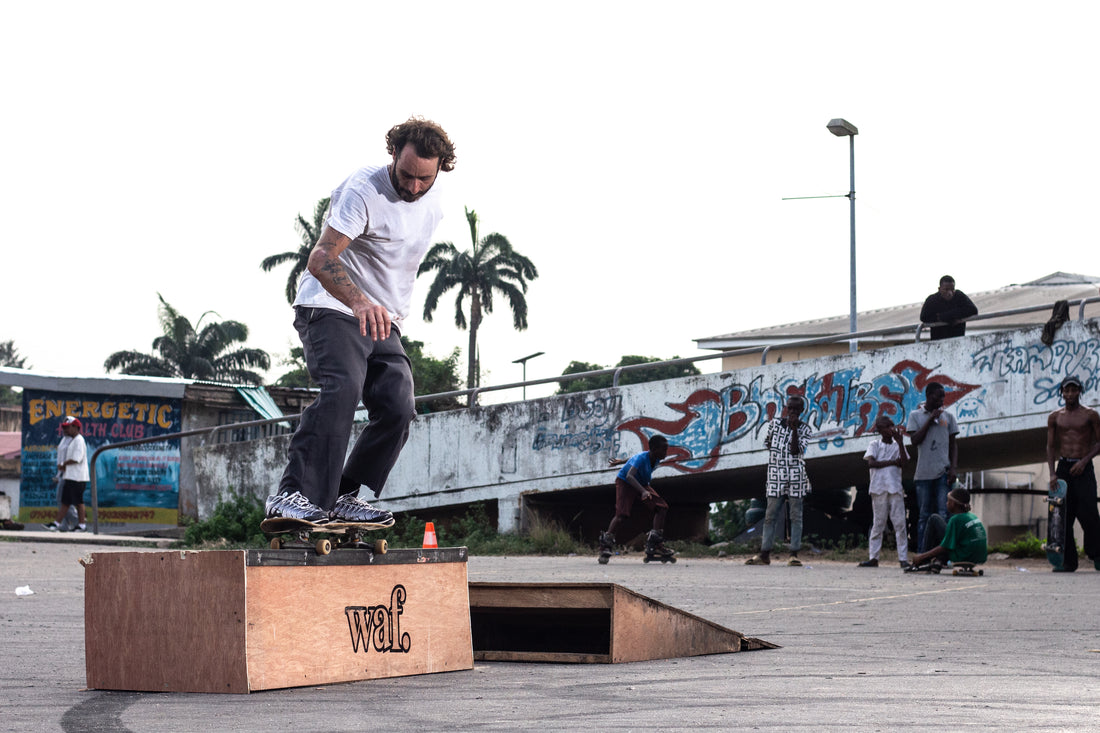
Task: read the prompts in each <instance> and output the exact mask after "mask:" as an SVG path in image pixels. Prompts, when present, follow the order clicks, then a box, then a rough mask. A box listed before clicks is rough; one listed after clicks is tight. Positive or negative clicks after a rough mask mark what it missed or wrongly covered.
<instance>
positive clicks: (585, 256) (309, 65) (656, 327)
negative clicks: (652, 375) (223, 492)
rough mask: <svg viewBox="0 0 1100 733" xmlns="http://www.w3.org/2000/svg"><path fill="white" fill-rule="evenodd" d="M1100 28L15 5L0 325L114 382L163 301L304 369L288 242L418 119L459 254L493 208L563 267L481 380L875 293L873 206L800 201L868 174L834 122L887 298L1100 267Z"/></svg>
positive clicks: (909, 12) (28, 353) (450, 333)
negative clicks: (848, 136)
mask: <svg viewBox="0 0 1100 733" xmlns="http://www.w3.org/2000/svg"><path fill="white" fill-rule="evenodd" d="M1098 21H1100V5H1098V4H1097V3H1094V2H1057V1H1055V2H1047V3H1042V4H1036V3H1023V2H1004V1H1003V0H1001V1H998V2H986V1H980V2H958V1H957V0H956V1H954V2H936V1H933V2H925V3H921V4H919V5H914V4H912V3H886V2H880V1H879V2H862V1H859V0H854V1H850V2H848V3H845V4H844V5H843V6H838V5H836V4H829V3H822V2H692V1H690V0H688V1H687V2H677V3H649V2H636V1H632V2H599V1H593V0H587V1H586V2H571V1H568V0H566V1H564V2H555V3H542V4H530V3H518V2H499V3H498V2H477V1H474V2H430V1H429V2H419V3H416V4H415V5H408V4H401V3H384V4H383V3H377V2H365V1H364V0H354V1H351V2H344V1H339V2H336V1H333V2H326V1H324V0H319V1H314V2H310V3H304V2H301V3H270V2H231V1H230V2H226V1H225V0H219V1H218V2H201V1H200V2H191V3H187V4H179V3H174V4H168V3H150V2H112V1H110V0H100V1H99V2H94V3H87V2H65V1H62V2H53V3H5V4H3V6H2V7H0V26H2V28H3V30H2V31H0V34H2V42H0V62H2V64H3V67H4V68H5V69H6V71H5V73H4V74H3V77H2V80H0V85H2V86H0V88H2V90H3V107H4V110H5V114H4V125H3V127H4V130H5V132H4V135H3V137H2V143H0V144H2V145H3V148H4V153H3V158H2V162H0V201H2V205H3V213H4V224H5V226H4V239H5V243H4V249H3V253H4V254H3V258H2V260H0V261H2V265H0V267H2V272H3V277H2V278H0V341H5V340H8V339H14V341H15V343H16V346H17V348H18V349H19V351H20V353H21V354H22V355H23V356H25V357H26V358H27V361H28V363H29V364H30V365H31V366H32V367H34V368H37V369H40V370H43V371H47V372H53V373H69V374H75V375H79V376H95V375H98V374H102V372H103V369H102V365H103V361H104V359H105V358H106V357H107V356H108V355H109V354H110V353H112V352H114V351H117V350H121V349H135V350H141V351H149V350H150V349H151V342H152V340H153V338H155V337H156V336H157V335H158V334H159V333H160V329H159V327H158V323H157V293H158V292H160V293H162V294H163V295H164V297H165V298H166V299H167V300H168V301H169V302H170V303H172V304H173V305H174V306H176V307H177V308H178V309H179V310H180V311H181V312H183V313H184V314H185V315H187V316H188V317H190V318H191V319H192V321H193V322H194V321H197V320H198V318H199V316H200V315H201V314H202V313H203V312H204V311H208V310H213V311H216V312H217V313H218V314H219V315H220V316H221V318H223V319H234V320H239V321H243V322H245V323H246V324H248V326H249V327H250V328H251V337H250V339H249V342H248V345H250V346H255V347H259V348H263V349H265V350H267V351H269V352H270V353H271V354H272V358H273V362H278V360H279V359H280V358H281V357H282V356H285V355H286V354H287V353H288V352H289V350H290V348H291V346H293V345H297V337H296V335H295V334H294V331H293V328H292V327H291V320H292V314H291V311H290V308H289V306H288V305H287V303H286V300H285V298H284V295H283V288H284V285H285V281H286V274H287V270H286V269H283V270H280V271H277V272H274V273H264V272H262V271H261V270H260V268H259V263H260V261H261V260H262V259H263V258H264V257H266V256H268V255H270V254H274V253H277V252H283V251H287V250H291V249H295V248H296V247H297V246H298V242H299V239H298V235H297V233H296V232H295V230H294V220H295V217H296V216H297V214H298V213H303V214H305V215H307V217H308V216H309V214H310V213H311V212H312V210H313V206H314V204H315V202H316V201H317V200H318V199H320V198H323V197H324V196H327V195H328V194H329V192H330V191H331V189H332V188H333V187H334V186H336V185H337V184H338V183H339V182H340V181H341V180H343V178H344V177H346V176H347V174H348V173H350V172H351V171H352V170H354V169H356V168H358V167H360V166H362V165H367V164H372V163H382V162H385V144H384V134H385V131H386V130H387V129H388V128H389V127H390V126H392V125H393V124H395V123H397V122H399V121H402V120H404V119H405V118H407V117H408V116H409V115H411V114H416V115H422V116H425V117H428V118H431V119H434V120H436V121H438V122H439V123H441V124H442V125H443V126H444V127H445V128H446V129H447V130H448V132H449V133H450V135H451V136H452V138H453V139H454V141H455V143H456V145H457V149H458V166H457V168H456V170H455V171H454V172H453V173H450V174H445V175H443V176H442V177H441V179H440V183H439V185H440V186H443V187H444V188H445V192H446V201H447V208H446V211H445V214H446V218H445V220H444V223H443V225H442V226H441V228H440V230H439V231H438V233H437V236H436V238H435V241H446V240H450V241H453V242H454V243H455V244H456V245H459V246H460V247H461V248H466V247H467V246H468V245H469V233H468V229H466V228H465V222H464V218H463V206H469V207H471V208H473V209H476V210H477V212H478V213H479V215H480V216H481V220H482V233H483V234H487V233H489V232H493V231H497V232H500V233H502V234H504V235H505V236H507V237H508V238H509V239H510V240H511V242H512V244H513V245H514V246H515V247H516V249H517V250H519V251H520V252H522V253H523V254H525V255H527V256H528V257H530V258H531V259H532V260H533V261H534V262H535V264H536V265H537V267H538V268H539V272H540V277H539V279H538V280H536V281H534V282H533V283H532V284H531V288H530V291H529V295H528V303H529V307H530V328H529V329H528V330H527V331H526V332H522V333H517V332H515V331H514V330H512V327H511V315H510V312H509V311H508V310H507V306H506V303H505V302H504V301H503V300H499V301H498V305H497V310H496V312H495V313H494V314H493V315H492V316H490V317H489V318H488V320H487V321H486V323H485V325H484V327H483V329H482V330H481V332H480V339H479V340H480V345H481V358H482V364H483V378H482V382H483V384H495V383H502V382H511V381H518V379H519V378H520V376H521V369H520V367H519V366H518V365H514V364H512V363H511V362H512V360H513V359H516V358H518V357H521V356H525V355H527V354H530V353H532V352H535V351H545V352H546V355H545V356H542V357H539V358H537V359H534V360H532V361H531V362H529V364H528V369H527V375H528V377H529V378H539V377H547V376H553V375H557V374H560V373H561V371H562V370H563V369H564V368H565V366H566V365H567V364H568V363H569V362H570V361H571V360H582V361H588V362H595V363H599V364H602V365H611V364H614V363H615V362H616V361H618V359H619V357H620V356H621V355H623V354H642V355H647V356H656V357H662V358H667V357H672V356H673V355H678V356H692V355H696V354H698V353H700V352H698V351H697V350H696V348H695V344H694V341H693V339H695V338H702V337H707V336H713V335H716V334H722V333H728V332H731V331H737V330H742V329H747V328H753V327H758V326H766V325H772V324H776V323H786V322H791V321H798V320H805V319H810V318H818V317H823V316H832V315H838V314H844V313H847V311H848V236H849V235H848V202H847V201H846V200H844V199H843V198H836V199H821V200H809V201H782V200H781V199H782V198H783V197H787V196H812V195H824V194H844V193H846V192H847V190H848V142H847V140H845V139H842V138H837V137H834V136H833V135H831V134H830V133H829V132H828V131H827V130H826V129H825V124H826V122H828V120H829V119H831V118H833V117H845V118H847V119H848V120H850V121H851V122H852V123H854V124H855V125H857V126H858V127H859V130H860V134H859V136H858V137H857V138H856V191H857V215H856V221H857V241H858V251H859V255H858V262H859V307H860V309H861V310H863V309H868V308H876V307H884V306H889V305H894V304H898V303H910V302H915V301H919V300H922V299H923V298H924V296H925V295H927V294H928V293H930V292H932V290H934V289H935V287H936V282H937V280H938V278H939V276H940V275H941V274H944V273H945V272H950V273H951V274H953V275H954V276H955V278H956V280H957V282H958V286H959V288H960V289H961V290H964V291H966V292H971V293H972V292H977V291H982V290H989V289H994V288H997V287H1001V286H1003V285H1008V284H1010V283H1018V282H1025V281H1028V280H1033V279H1035V278H1038V277H1041V276H1042V275H1045V274H1048V273H1050V272H1053V271H1056V270H1066V271H1071V272H1083V273H1087V274H1093V275H1096V274H1100V265H1098V263H1097V261H1096V260H1097V257H1096V252H1097V239H1098V237H1097V233H1096V227H1097V223H1096V222H1097V216H1096V209H1097V202H1098V201H1100V177H1098V175H1097V170H1100V142H1098V135H1100V119H1098V103H1097V94H1096V88H1097V83H1098V82H1097V78H1096V75H1097V70H1098V68H1100V64H1098V51H1097V48H1098V47H1097V43H1096V29H1097V27H1100V25H1098ZM427 285H428V283H427V278H424V279H423V282H421V283H420V284H419V285H418V288H417V295H416V297H415V300H414V310H415V311H416V312H415V313H414V317H413V318H412V319H411V322H410V324H409V327H408V329H407V330H408V335H409V336H410V337H412V338H414V339H417V340H421V341H424V342H425V343H426V345H427V350H428V351H429V353H431V354H433V355H435V356H439V357H442V356H445V355H446V354H448V353H449V352H450V351H451V349H453V348H454V347H456V346H458V347H461V348H462V349H463V365H464V364H465V361H464V359H465V345H466V339H467V334H466V332H464V331H458V330H457V329H456V328H455V326H454V324H453V301H454V297H453V293H452V294H450V295H448V296H444V298H443V299H442V300H441V304H440V310H439V311H437V314H436V317H435V322H434V323H433V324H422V323H421V322H420V319H419V311H420V309H421V308H422V307H423V298H424V294H425V293H426V291H427ZM713 368H716V365H715V367H711V368H706V367H704V370H710V369H713ZM283 370H284V369H283V368H281V367H278V366H275V367H273V369H272V370H271V373H270V376H271V378H272V379H274V378H275V377H277V376H278V374H280V373H281V372H282V371H283ZM461 373H462V374H465V368H464V366H463V368H462V370H461ZM529 394H532V393H530V392H529Z"/></svg>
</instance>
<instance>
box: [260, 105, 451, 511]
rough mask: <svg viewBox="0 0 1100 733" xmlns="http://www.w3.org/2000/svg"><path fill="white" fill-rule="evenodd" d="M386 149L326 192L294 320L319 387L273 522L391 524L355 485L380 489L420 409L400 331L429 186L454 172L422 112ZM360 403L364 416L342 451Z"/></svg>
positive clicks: (432, 191) (297, 436)
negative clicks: (382, 160) (379, 161)
mask: <svg viewBox="0 0 1100 733" xmlns="http://www.w3.org/2000/svg"><path fill="white" fill-rule="evenodd" d="M386 150H387V152H388V153H389V155H390V156H391V161H390V162H389V164H388V165H380V166H372V167H368V168H361V169H360V170H358V171H356V172H355V173H352V174H351V175H350V176H349V177H348V178H347V180H345V181H344V182H343V183H341V184H340V185H339V186H338V187H337V188H336V190H335V191H333V192H332V197H331V204H330V205H329V210H328V212H327V213H326V216H325V225H324V229H323V230H322V232H321V236H320V237H319V238H318V240H317V244H316V245H314V247H313V251H312V252H311V253H310V255H309V264H308V269H307V271H306V272H305V273H303V275H302V279H301V281H300V282H299V284H298V294H297V297H296V298H295V300H294V314H295V318H294V327H295V328H296V329H297V330H298V334H299V335H300V336H301V338H302V345H303V346H304V347H305V357H306V366H307V367H308V369H309V373H310V376H312V377H313V379H314V381H315V382H317V383H318V384H319V385H321V392H320V394H319V395H318V396H317V399H316V400H314V402H313V404H311V405H310V406H309V407H308V408H306V410H305V412H304V413H303V414H302V418H301V421H300V423H299V425H298V429H297V430H296V431H295V432H294V436H293V437H292V438H291V440H290V447H289V448H288V450H287V457H288V461H287V467H286V470H285V471H284V472H283V477H282V480H281V481H280V483H279V488H278V489H277V491H276V493H274V494H273V495H272V496H271V497H269V498H268V500H267V506H266V509H267V518H268V519H280V520H284V519H294V520H303V521H305V522H309V523H311V524H326V523H330V522H339V523H356V524H362V523H367V524H374V525H378V526H389V525H392V524H393V515H392V514H390V513H389V512H387V511H383V510H381V509H376V508H375V507H373V506H371V505H370V504H368V503H367V502H366V501H365V500H364V499H363V498H362V497H361V496H360V488H361V487H363V488H366V489H369V490H370V492H372V493H373V495H374V497H377V496H378V495H380V494H381V493H382V489H383V487H384V486H385V484H386V479H387V478H388V476H389V473H390V470H391V469H392V468H393V465H394V463H396V462H397V457H398V456H399V455H400V453H401V449H402V448H403V447H404V445H405V441H406V440H408V437H409V423H410V422H411V421H412V419H413V417H415V415H416V412H415V408H414V401H413V380H412V366H411V364H410V362H409V358H408V356H407V355H406V354H405V351H404V349H403V348H402V347H401V329H402V328H403V324H404V319H405V318H406V317H407V316H408V314H409V312H410V310H411V302H412V291H413V283H414V281H415V280H416V273H417V268H418V266H419V265H420V260H421V259H422V258H423V256H424V254H425V253H426V252H427V250H428V247H429V246H431V240H432V236H433V234H434V233H435V229H436V227H437V225H438V224H439V221H440V219H441V218H442V217H443V210H442V207H441V204H440V198H439V189H438V187H436V186H435V185H434V184H435V182H436V178H437V177H438V175H439V173H440V172H441V171H450V170H452V169H453V168H454V165H455V155H454V145H453V144H452V143H451V141H450V139H449V138H448V137H447V134H446V133H445V132H444V131H443V129H442V128H440V127H439V125H437V124H435V123H434V122H430V121H428V120H423V119H419V118H411V119H409V120H407V121H406V122H403V123H401V124H399V125H395V126H394V127H393V128H391V129H390V131H389V132H388V133H387V134H386ZM360 399H362V401H363V405H364V406H365V407H366V408H367V411H368V412H369V414H370V422H369V423H368V424H367V427H366V429H364V430H363V433H362V435H360V436H359V438H358V439H357V440H356V442H355V445H354V446H353V447H352V448H351V450H350V452H349V451H348V440H349V438H350V436H351V429H352V423H353V421H354V417H355V409H356V407H357V406H358V403H359V400H360ZM345 456H346V457H347V459H346V461H345ZM372 498H373V497H372Z"/></svg>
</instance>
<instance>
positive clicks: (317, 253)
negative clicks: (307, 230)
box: [309, 227, 391, 341]
mask: <svg viewBox="0 0 1100 733" xmlns="http://www.w3.org/2000/svg"><path fill="white" fill-rule="evenodd" d="M349 244H351V239H349V238H348V237H346V236H344V235H343V234H341V233H340V232H338V231H336V230H335V229H333V228H332V227H325V230H324V231H323V232H322V233H321V238H320V239H318V240H317V244H315V245H314V246H313V251H312V252H310V253H309V272H310V274H311V275H313V276H314V277H315V278H317V280H318V281H319V282H320V283H321V285H322V286H324V288H325V290H327V291H328V292H330V293H331V294H332V295H333V297H335V298H336V299H337V300H339V301H340V302H341V303H343V304H344V305H346V306H347V307H348V308H351V310H352V313H354V314H355V317H356V318H358V319H359V333H360V334H362V335H363V336H367V335H368V332H369V335H370V337H371V340H372V341H381V340H384V339H387V338H389V337H390V325H391V324H390V314H389V313H388V312H387V311H386V309H385V308H383V307H382V306H380V305H378V304H377V303H372V302H371V301H370V300H368V299H367V296H366V295H364V293H363V291H362V290H360V289H359V288H357V287H356V286H355V283H353V282H352V281H351V278H350V277H348V273H347V270H345V269H344V265H343V263H341V262H340V253H341V252H343V251H344V250H345V249H347V248H348V245H349Z"/></svg>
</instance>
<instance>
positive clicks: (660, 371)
mask: <svg viewBox="0 0 1100 733" xmlns="http://www.w3.org/2000/svg"><path fill="white" fill-rule="evenodd" d="M679 358H680V357H678V356H674V357H672V359H679ZM658 361H666V360H665V359H658V358H657V357H655V356H635V355H628V356H624V357H622V358H621V359H619V363H618V364H616V365H615V367H614V368H618V367H625V366H633V365H635V364H652V363H654V362H658ZM669 361H670V360H669ZM608 368H612V367H603V366H600V365H599V364H590V363H588V362H584V361H572V362H569V366H567V367H566V368H565V371H563V372H562V376H567V375H569V374H581V373H582V372H595V371H599V370H601V369H608ZM699 373H700V372H699V369H698V367H696V366H695V365H694V364H664V365H662V366H658V367H651V368H649V369H638V370H632V371H626V372H623V373H622V374H620V375H619V385H620V386H622V385H625V384H641V383H643V382H657V381H660V380H662V379H677V378H679V377H690V376H693V375H696V374H699ZM613 379H614V375H613V374H605V375H602V376H593V377H581V378H580V379H574V380H572V381H560V382H558V391H557V393H556V394H571V393H573V392H586V391H588V390H591V389H606V388H608V387H610V386H611V383H612V381H613Z"/></svg>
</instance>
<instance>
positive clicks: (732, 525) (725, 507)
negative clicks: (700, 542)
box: [710, 499, 752, 544]
mask: <svg viewBox="0 0 1100 733" xmlns="http://www.w3.org/2000/svg"><path fill="white" fill-rule="evenodd" d="M751 503H752V500H751V499H742V500H741V501H720V502H718V503H717V504H714V505H713V508H712V510H711V512H710V527H711V530H710V542H711V544H713V543H715V542H729V541H731V540H733V538H735V537H737V536H738V535H740V534H741V533H742V532H744V531H745V530H746V529H747V528H748V525H747V524H746V523H745V512H747V511H748V510H749V505H750V504H751Z"/></svg>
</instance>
